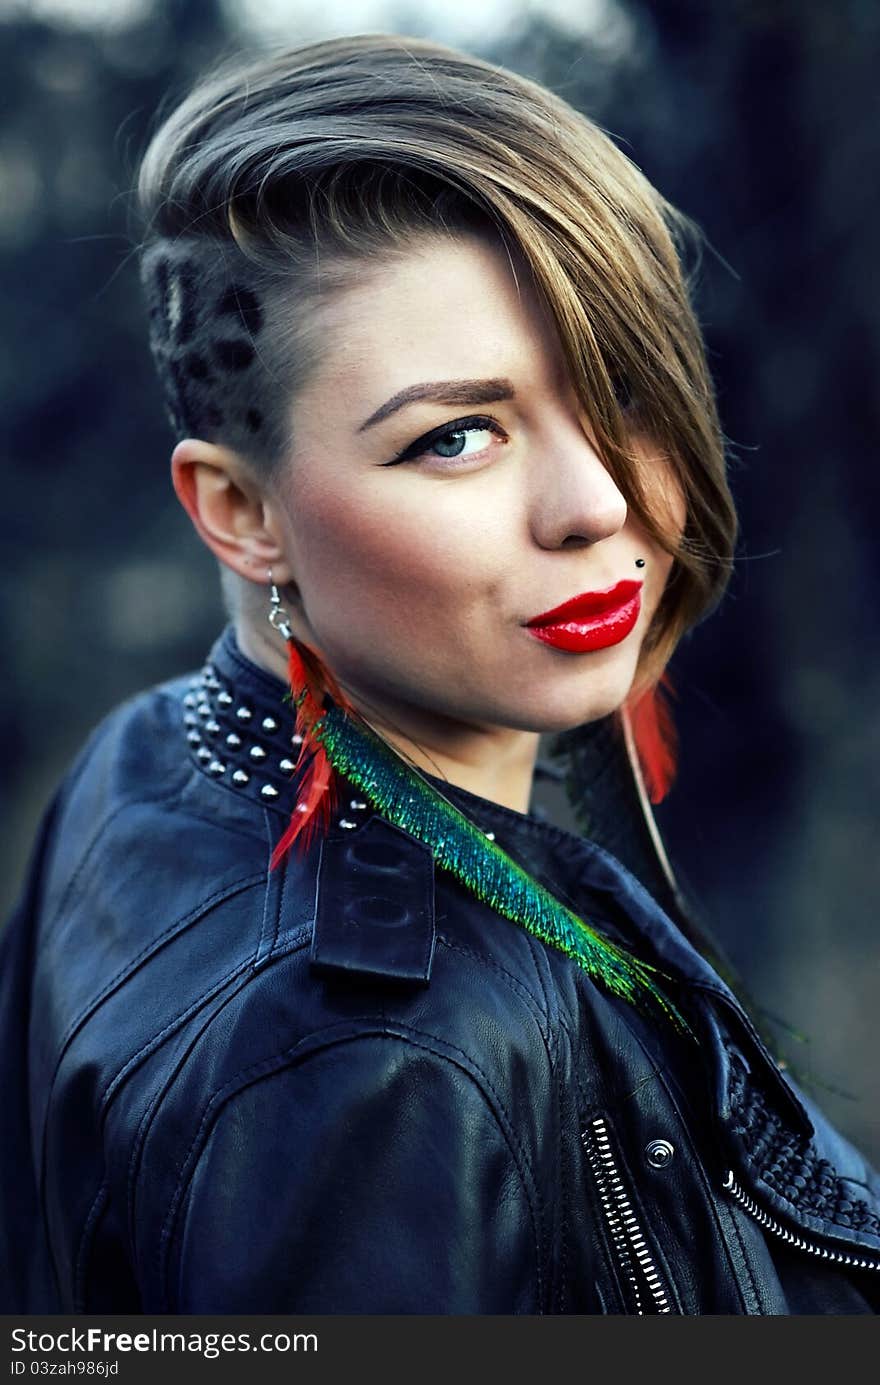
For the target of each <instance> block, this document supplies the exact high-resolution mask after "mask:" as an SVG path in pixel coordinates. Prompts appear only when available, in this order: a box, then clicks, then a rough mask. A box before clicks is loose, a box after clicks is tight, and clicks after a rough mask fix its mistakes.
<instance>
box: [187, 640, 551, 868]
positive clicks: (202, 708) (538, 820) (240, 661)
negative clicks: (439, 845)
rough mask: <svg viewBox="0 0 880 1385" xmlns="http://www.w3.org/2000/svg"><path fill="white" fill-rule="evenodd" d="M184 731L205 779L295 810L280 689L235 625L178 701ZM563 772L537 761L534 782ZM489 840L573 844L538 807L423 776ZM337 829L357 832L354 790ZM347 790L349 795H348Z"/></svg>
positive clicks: (293, 741)
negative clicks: (249, 653) (509, 803)
mask: <svg viewBox="0 0 880 1385" xmlns="http://www.w3.org/2000/svg"><path fill="white" fill-rule="evenodd" d="M182 708H183V730H184V735H185V739H186V744H187V747H188V752H189V755H190V757H191V759H192V761H193V764H194V765H195V767H196V768H197V769H198V770H199V771H200V772H201V773H202V774H204V775H205V776H206V777H207V778H208V779H212V780H214V781H215V782H217V783H219V784H222V785H223V786H224V787H226V788H228V789H230V790H231V791H232V792H234V793H236V794H238V795H241V796H243V797H245V798H249V799H250V800H251V801H253V802H254V803H259V804H261V805H262V806H263V807H265V808H268V809H269V810H271V811H273V812H275V813H278V814H279V816H281V817H284V818H285V819H286V818H289V817H290V814H291V813H292V812H293V810H294V808H295V806H296V791H295V787H294V782H293V772H294V768H295V765H296V759H297V756H298V754H299V749H300V745H301V738H300V737H299V736H298V735H297V734H296V717H295V714H294V710H293V707H292V704H291V702H290V699H289V697H288V689H287V687H286V685H285V684H284V683H283V682H282V681H281V679H280V678H277V677H276V676H275V675H274V674H273V673H270V672H269V671H268V670H267V669H264V668H262V667H260V666H259V665H258V664H255V663H253V661H252V660H250V659H248V658H247V657H246V656H245V655H244V654H243V653H242V652H241V649H240V648H239V645H238V641H237V640H236V637H235V631H234V628H233V626H232V625H231V624H230V625H228V626H227V627H226V628H225V629H224V631H223V632H222V634H221V635H220V636H219V638H218V639H217V641H216V642H215V644H214V646H213V648H212V649H211V651H210V653H209V655H208V657H207V659H206V661H205V663H204V665H203V667H202V668H201V669H200V671H199V672H198V673H196V674H194V675H193V676H192V677H191V678H190V680H189V684H188V686H187V688H186V690H185V692H184V695H183V699H182ZM560 775H561V771H559V770H557V769H555V768H554V767H553V766H551V765H550V764H549V763H546V762H544V763H541V762H539V765H538V767H537V769H536V778H538V779H540V778H542V777H545V778H548V779H550V778H552V779H557V778H559V777H560ZM426 777H427V778H428V779H429V780H430V782H431V783H433V784H434V785H435V786H436V787H437V788H439V789H440V790H441V791H442V792H443V793H444V794H445V795H446V796H447V797H448V798H450V799H451V800H452V801H453V802H454V803H455V804H456V806H457V807H459V808H461V809H462V811H463V812H465V813H467V815H468V816H469V817H470V818H471V819H472V820H473V821H475V822H477V823H479V825H480V826H482V827H483V829H484V831H485V832H486V835H487V836H488V837H490V838H492V839H493V840H494V839H495V838H496V837H498V838H501V837H504V838H506V840H507V842H509V843H510V842H512V841H513V839H516V840H517V841H518V842H519V843H520V845H521V846H524V845H525V844H526V842H529V843H530V844H531V846H532V848H534V846H535V844H536V842H537V841H538V840H539V839H543V840H544V842H545V844H546V845H547V846H550V845H554V846H557V847H558V845H559V844H560V842H561V841H562V840H563V839H564V840H567V841H568V842H570V843H572V844H576V843H577V840H578V839H577V838H576V837H575V836H574V835H573V834H571V833H569V832H567V831H565V830H564V829H563V828H560V827H557V826H556V825H555V824H554V823H552V822H550V821H549V819H548V817H547V813H546V810H545V809H544V808H543V807H541V806H540V805H536V806H535V807H534V809H533V810H532V811H530V812H528V813H519V812H516V811H515V810H514V809H512V808H506V807H504V806H503V805H501V804H498V803H494V802H492V801H491V800H490V799H486V798H482V797H480V796H479V795H478V794H474V793H471V792H470V791H469V790H467V789H463V788H460V787H459V786H458V785H457V784H450V783H448V782H447V781H446V780H444V779H442V778H440V777H438V776H436V775H432V774H428V775H427V776H426ZM343 788H344V789H345V792H344V793H343V795H342V796H341V801H340V804H339V817H338V822H337V825H338V826H340V827H342V828H346V827H352V828H354V827H356V826H357V825H358V821H359V819H361V818H362V815H363V813H364V812H365V811H366V810H367V809H368V804H366V803H365V802H364V801H363V800H362V799H361V798H360V797H359V796H358V794H357V790H356V789H354V788H352V787H351V786H349V785H347V784H346V785H343ZM349 790H350V791H349Z"/></svg>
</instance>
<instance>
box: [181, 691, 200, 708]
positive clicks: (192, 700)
mask: <svg viewBox="0 0 880 1385" xmlns="http://www.w3.org/2000/svg"><path fill="white" fill-rule="evenodd" d="M197 701H198V698H197V697H196V695H195V693H191V692H188V693H187V694H186V696H185V697H184V699H183V705H184V707H194V706H195V705H196V702H197Z"/></svg>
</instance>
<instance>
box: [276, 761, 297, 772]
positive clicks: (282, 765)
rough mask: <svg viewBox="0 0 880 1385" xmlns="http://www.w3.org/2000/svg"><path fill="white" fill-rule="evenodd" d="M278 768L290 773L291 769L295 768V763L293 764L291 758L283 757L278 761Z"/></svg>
mask: <svg viewBox="0 0 880 1385" xmlns="http://www.w3.org/2000/svg"><path fill="white" fill-rule="evenodd" d="M278 768H279V769H280V770H282V771H283V772H284V773H285V774H290V772H291V770H294V769H296V765H295V764H294V762H293V760H288V759H284V760H282V761H281V762H280V764H279V765H278Z"/></svg>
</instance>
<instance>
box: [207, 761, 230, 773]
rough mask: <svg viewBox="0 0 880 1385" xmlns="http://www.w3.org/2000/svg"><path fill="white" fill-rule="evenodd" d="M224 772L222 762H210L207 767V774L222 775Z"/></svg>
mask: <svg viewBox="0 0 880 1385" xmlns="http://www.w3.org/2000/svg"><path fill="white" fill-rule="evenodd" d="M225 770H226V766H225V765H224V763H223V761H222V760H212V761H211V763H210V764H209V765H208V773H209V774H223V773H224V772H225Z"/></svg>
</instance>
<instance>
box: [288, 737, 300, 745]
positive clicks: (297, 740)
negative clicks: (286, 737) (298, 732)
mask: <svg viewBox="0 0 880 1385" xmlns="http://www.w3.org/2000/svg"><path fill="white" fill-rule="evenodd" d="M302 743H303V738H302V736H291V738H290V744H291V745H302Z"/></svg>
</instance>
